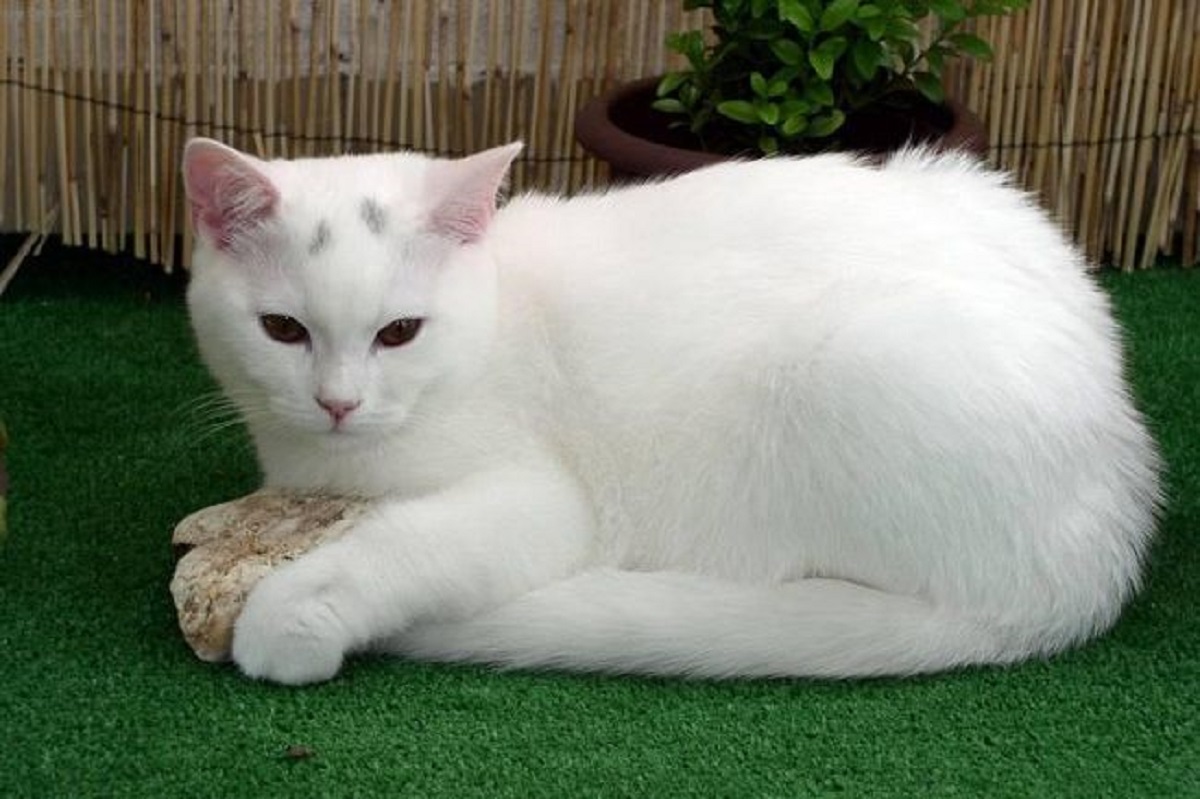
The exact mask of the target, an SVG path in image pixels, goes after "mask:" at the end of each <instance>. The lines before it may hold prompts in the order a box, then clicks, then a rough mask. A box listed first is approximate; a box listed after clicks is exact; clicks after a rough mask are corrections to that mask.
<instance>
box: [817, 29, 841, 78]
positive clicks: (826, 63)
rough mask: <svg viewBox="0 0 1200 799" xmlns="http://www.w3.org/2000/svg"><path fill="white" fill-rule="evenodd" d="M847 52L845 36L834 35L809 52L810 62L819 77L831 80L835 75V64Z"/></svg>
mask: <svg viewBox="0 0 1200 799" xmlns="http://www.w3.org/2000/svg"><path fill="white" fill-rule="evenodd" d="M845 52H846V39H845V37H843V36H834V37H833V38H831V39H826V40H825V41H823V42H821V43H820V44H819V45H817V47H816V48H814V49H813V50H812V51H810V52H809V54H808V63H809V64H811V65H812V68H813V71H814V72H816V73H817V77H819V78H821V80H829V79H830V78H831V77H833V67H834V65H835V64H836V63H837V60H838V59H839V58H841V56H842V54H843V53H845Z"/></svg>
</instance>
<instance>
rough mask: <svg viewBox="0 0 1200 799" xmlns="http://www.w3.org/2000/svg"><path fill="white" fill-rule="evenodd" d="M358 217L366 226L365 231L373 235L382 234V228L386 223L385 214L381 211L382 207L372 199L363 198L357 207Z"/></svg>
mask: <svg viewBox="0 0 1200 799" xmlns="http://www.w3.org/2000/svg"><path fill="white" fill-rule="evenodd" d="M358 215H359V216H360V217H361V218H362V221H363V223H364V224H366V226H367V230H369V231H371V232H372V233H374V234H375V235H379V234H380V233H382V232H383V226H384V224H386V223H387V212H385V211H384V210H383V206H382V205H380V204H379V202H378V201H377V200H375V199H374V198H372V197H364V198H363V201H362V202H361V203H359V205H358Z"/></svg>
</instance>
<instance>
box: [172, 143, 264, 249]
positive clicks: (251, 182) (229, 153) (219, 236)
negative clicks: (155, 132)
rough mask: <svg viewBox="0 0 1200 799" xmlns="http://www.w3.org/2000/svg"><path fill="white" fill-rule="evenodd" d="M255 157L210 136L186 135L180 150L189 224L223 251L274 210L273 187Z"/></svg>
mask: <svg viewBox="0 0 1200 799" xmlns="http://www.w3.org/2000/svg"><path fill="white" fill-rule="evenodd" d="M258 163H260V162H259V161H258V160H257V159H255V158H252V157H250V156H248V155H243V154H242V153H239V152H238V151H237V150H234V149H233V148H232V147H226V146H225V145H224V144H221V143H220V142H216V141H213V140H212V139H192V140H191V141H189V142H188V143H187V146H186V147H184V149H183V185H184V189H185V191H186V192H187V198H188V202H189V203H190V204H191V208H192V226H193V227H194V228H195V230H196V233H197V234H199V235H201V236H204V237H205V238H207V239H208V240H209V241H210V242H212V244H213V245H214V246H216V247H217V248H218V249H226V248H228V247H229V246H231V245H232V244H234V243H235V242H236V241H237V239H238V238H239V237H241V236H243V235H244V234H245V233H246V232H248V231H252V230H254V228H256V227H257V226H259V225H260V224H262V222H264V221H266V220H267V219H268V218H269V217H270V216H271V215H272V214H274V213H275V209H276V207H277V206H278V205H279V190H278V189H276V188H275V185H274V184H273V183H271V181H270V179H269V178H267V176H266V175H264V174H263V173H262V172H261V171H260V170H259V168H258V166H257V164H258Z"/></svg>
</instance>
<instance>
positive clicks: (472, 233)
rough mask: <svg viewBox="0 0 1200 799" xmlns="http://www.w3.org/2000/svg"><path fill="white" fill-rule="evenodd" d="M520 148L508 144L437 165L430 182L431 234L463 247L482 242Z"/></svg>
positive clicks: (516, 145) (519, 145) (518, 145)
mask: <svg viewBox="0 0 1200 799" xmlns="http://www.w3.org/2000/svg"><path fill="white" fill-rule="evenodd" d="M521 147H522V145H521V144H519V143H518V144H509V145H506V146H504V147H496V148H494V149H491V150H485V151H484V152H482V153H479V154H477V155H473V156H471V157H469V158H463V159H460V160H457V161H441V162H438V163H437V164H436V165H435V166H434V167H433V171H432V172H431V174H430V178H429V179H430V185H431V189H432V193H433V194H434V196H435V197H436V198H437V201H436V204H435V206H434V208H433V211H432V213H431V214H430V220H429V224H430V228H431V229H432V230H433V232H434V233H437V234H439V235H441V236H445V237H447V238H449V239H453V240H454V241H458V242H461V243H463V244H470V243H472V242H475V241H478V240H479V239H481V238H482V237H483V234H484V233H486V232H487V228H488V224H489V223H490V222H491V221H492V216H493V215H494V214H495V212H496V198H497V195H498V194H499V193H500V190H501V188H503V186H504V181H505V179H506V178H507V177H508V169H509V166H510V165H511V164H512V161H513V159H514V158H516V156H517V153H519V152H520V151H521Z"/></svg>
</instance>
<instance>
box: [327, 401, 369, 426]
mask: <svg viewBox="0 0 1200 799" xmlns="http://www.w3.org/2000/svg"><path fill="white" fill-rule="evenodd" d="M316 400H317V404H318V405H320V406H321V407H322V408H324V409H325V413H327V414H329V418H331V419H333V423H334V424H335V425H336V424H341V421H342V420H343V419H345V418H346V417H347V416H349V415H350V414H351V413H352V412H353V411H354V409H355V408H357V407H358V406H359V405H362V400H341V399H326V398H325V397H317V398H316Z"/></svg>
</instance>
